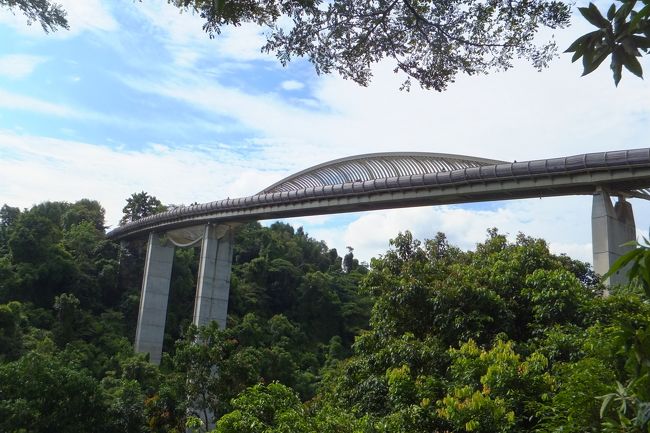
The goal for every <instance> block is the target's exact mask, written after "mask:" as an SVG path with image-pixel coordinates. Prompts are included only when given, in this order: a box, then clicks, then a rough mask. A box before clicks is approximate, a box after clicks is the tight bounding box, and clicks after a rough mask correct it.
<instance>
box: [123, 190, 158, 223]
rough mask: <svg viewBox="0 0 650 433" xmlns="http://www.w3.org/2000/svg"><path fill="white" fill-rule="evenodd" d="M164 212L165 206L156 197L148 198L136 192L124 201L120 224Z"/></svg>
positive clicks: (146, 195)
mask: <svg viewBox="0 0 650 433" xmlns="http://www.w3.org/2000/svg"><path fill="white" fill-rule="evenodd" d="M164 210H166V206H164V205H163V204H162V203H161V202H160V200H158V199H157V198H156V197H154V196H150V195H149V194H147V193H146V192H144V191H142V192H136V193H133V194H131V197H129V198H127V199H126V206H124V209H122V213H123V216H122V219H121V220H120V224H126V223H129V222H132V221H137V220H139V219H141V218H144V217H148V216H149V215H153V214H156V213H159V212H162V211H164Z"/></svg>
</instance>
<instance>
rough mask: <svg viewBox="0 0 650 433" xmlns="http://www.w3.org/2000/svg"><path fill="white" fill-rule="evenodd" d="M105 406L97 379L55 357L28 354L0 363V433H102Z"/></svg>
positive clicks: (104, 420)
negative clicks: (91, 431) (87, 431)
mask: <svg viewBox="0 0 650 433" xmlns="http://www.w3.org/2000/svg"><path fill="white" fill-rule="evenodd" d="M105 414H106V406H105V404H104V400H103V396H102V393H101V390H100V388H99V384H98V383H97V381H96V380H95V379H94V378H93V377H92V376H91V375H90V374H89V373H88V372H87V371H86V370H84V369H80V368H78V366H76V365H71V364H69V363H68V362H64V361H62V360H60V359H59V358H58V357H57V356H54V355H49V354H44V353H36V352H32V353H29V354H27V355H25V356H24V357H22V358H20V359H19V360H17V361H13V362H9V363H6V364H2V365H0V430H2V431H6V432H18V431H29V432H39V433H40V432H43V433H45V432H61V433H67V432H69V433H72V432H79V431H86V430H87V429H88V428H89V426H91V428H92V429H93V430H94V431H98V432H101V431H103V430H104V426H105V423H106V418H105Z"/></svg>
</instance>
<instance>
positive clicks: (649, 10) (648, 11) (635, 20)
mask: <svg viewBox="0 0 650 433" xmlns="http://www.w3.org/2000/svg"><path fill="white" fill-rule="evenodd" d="M648 16H650V3H649V4H646V5H645V6H644V7H643V8H642V9H641V10H640V11H638V12H637V13H636V14H634V16H633V17H632V19H631V20H630V27H632V28H633V29H634V28H635V27H636V26H637V25H638V24H639V23H640V22H641V20H642V19H644V18H646V17H648Z"/></svg>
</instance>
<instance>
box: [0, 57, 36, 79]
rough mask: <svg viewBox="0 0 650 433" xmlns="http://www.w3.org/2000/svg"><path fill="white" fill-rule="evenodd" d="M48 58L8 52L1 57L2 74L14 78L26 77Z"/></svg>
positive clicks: (0, 74) (0, 71) (0, 70)
mask: <svg viewBox="0 0 650 433" xmlns="http://www.w3.org/2000/svg"><path fill="white" fill-rule="evenodd" d="M46 60H47V59H46V58H45V57H41V56H30V55H27V54H8V55H5V56H1V57H0V76H5V77H9V78H13V79H17V78H25V77H27V76H28V75H31V73H32V72H34V69H36V67H37V66H38V65H40V64H41V63H43V62H44V61H46Z"/></svg>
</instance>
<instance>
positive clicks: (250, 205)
mask: <svg viewBox="0 0 650 433" xmlns="http://www.w3.org/2000/svg"><path fill="white" fill-rule="evenodd" d="M391 155H392V156H394V157H397V156H398V155H401V156H400V158H401V160H402V161H403V162H402V163H401V165H400V164H396V163H395V162H394V161H391V157H390V156H391ZM426 155H428V156H426ZM425 156H426V158H425ZM431 157H437V158H439V159H440V160H441V161H443V162H440V163H438V164H437V166H438V171H430V172H424V170H423V169H422V168H423V167H429V168H431V167H433V168H434V169H435V168H436V164H434V163H433V162H432V159H431ZM393 159H394V158H393ZM445 159H446V160H445ZM404 161H406V162H404ZM409 161H411V162H409ZM412 161H420V163H419V164H416V163H415V162H412ZM422 161H428V165H427V164H426V163H422ZM380 164H383V167H384V168H382V166H381V165H380ZM454 164H455V165H454ZM459 164H460V166H461V167H462V168H457V167H459ZM373 166H374V167H378V168H375V169H374V170H369V169H368V167H373ZM351 167H352V168H351ZM354 167H357V168H356V170H355V169H354ZM358 167H365V169H366V170H365V171H363V170H360V169H359V168H358ZM409 169H411V170H412V171H415V173H409ZM391 170H392V171H391ZM373 172H374V173H375V174H374V178H368V179H361V178H360V177H362V176H365V177H372V176H373ZM324 173H329V175H328V176H324V175H323V174H324ZM381 173H389V174H394V173H396V174H398V175H396V176H389V177H377V174H381ZM346 176H347V178H353V179H355V180H352V181H346V182H342V183H336V182H337V181H340V180H345V179H346ZM303 186H304V187H303ZM648 187H650V148H643V149H634V150H620V151H610V152H599V153H588V154H581V155H574V156H567V157H562V158H551V159H540V160H534V161H522V162H513V163H506V162H499V161H493V160H485V159H478V158H471V157H462V156H457V155H444V154H417V153H414V154H403V153H399V154H397V153H395V154H375V155H361V156H359V157H353V158H344V159H342V160H336V161H333V162H331V163H326V164H321V165H318V166H316V167H313V168H312V169H308V170H304V171H302V172H300V173H297V174H295V175H292V176H289V177H288V178H286V179H284V180H283V181H280V182H278V183H276V184H274V185H272V186H270V187H269V188H267V189H265V190H264V191H262V192H261V193H259V194H256V195H251V196H248V197H241V198H234V199H225V200H219V201H213V202H210V203H204V204H199V205H194V206H187V207H179V208H175V209H173V210H170V211H167V212H163V213H160V214H156V215H152V216H149V217H146V218H143V219H140V220H138V221H134V222H131V223H129V224H126V225H124V226H121V227H118V228H116V229H114V230H112V231H111V232H110V233H108V237H109V238H112V239H125V238H132V237H138V236H146V234H147V233H149V232H152V231H156V232H157V231H161V232H163V231H167V230H171V229H176V228H183V227H191V226H197V225H200V224H205V223H218V222H226V221H247V220H260V219H271V218H285V217H295V216H306V215H320V214H331V213H342V212H355V211H365V210H376V209H389V208H399V207H412V206H430V205H443V204H453V203H467V202H477V201H489V200H507V199H519V198H531V197H546V196H560V195H579V194H594V193H595V192H596V191H598V190H604V191H607V192H610V193H612V194H614V195H616V194H622V195H627V196H644V195H645V192H644V191H640V192H639V191H638V190H643V189H645V188H648Z"/></svg>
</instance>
